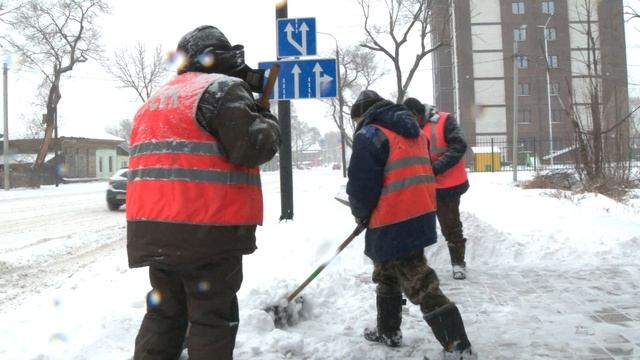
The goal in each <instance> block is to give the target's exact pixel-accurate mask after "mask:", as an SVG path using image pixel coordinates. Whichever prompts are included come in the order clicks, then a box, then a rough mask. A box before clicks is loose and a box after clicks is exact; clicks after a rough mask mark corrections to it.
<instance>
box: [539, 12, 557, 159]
mask: <svg viewBox="0 0 640 360" xmlns="http://www.w3.org/2000/svg"><path fill="white" fill-rule="evenodd" d="M549 20H551V15H549V18H548V19H547V22H546V23H544V25H538V27H541V28H543V29H544V30H543V31H544V33H543V35H544V63H545V64H546V65H547V105H548V111H549V113H548V114H547V115H548V117H549V156H550V157H549V159H550V160H551V167H553V121H552V119H551V80H550V76H549V45H548V38H549V37H548V36H547V25H549Z"/></svg>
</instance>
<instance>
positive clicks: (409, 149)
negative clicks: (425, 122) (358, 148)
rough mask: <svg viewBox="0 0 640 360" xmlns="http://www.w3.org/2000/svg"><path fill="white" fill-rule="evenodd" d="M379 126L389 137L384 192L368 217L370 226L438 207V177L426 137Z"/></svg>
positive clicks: (398, 219)
mask: <svg viewBox="0 0 640 360" xmlns="http://www.w3.org/2000/svg"><path fill="white" fill-rule="evenodd" d="M373 126H375V127H377V128H378V129H379V130H380V131H382V133H383V134H384V135H385V136H386V138H387V139H388V140H389V158H388V159H387V164H386V165H385V168H384V180H383V187H382V193H381V194H380V198H379V199H378V204H377V205H376V207H375V209H373V212H372V214H371V217H370V218H369V227H370V228H376V227H381V226H385V225H390V224H395V223H399V222H402V221H405V220H409V219H412V218H415V217H418V216H420V215H424V214H426V213H429V212H432V211H435V210H436V196H435V184H434V182H435V180H434V176H433V171H432V170H431V162H430V161H429V157H428V156H427V154H426V149H427V138H426V136H424V134H422V133H420V136H419V137H417V138H415V139H409V138H405V137H403V136H400V135H398V134H396V133H394V132H393V131H391V130H388V129H386V128H384V127H381V126H377V125H373Z"/></svg>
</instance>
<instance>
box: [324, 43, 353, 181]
mask: <svg viewBox="0 0 640 360" xmlns="http://www.w3.org/2000/svg"><path fill="white" fill-rule="evenodd" d="M317 33H318V34H323V35H328V36H331V37H332V38H333V41H334V42H335V43H336V64H337V68H336V73H337V76H338V121H339V123H340V149H341V150H340V151H341V155H342V177H345V178H346V177H347V155H346V145H345V140H344V118H343V114H342V107H343V106H344V97H343V96H342V88H341V87H340V85H342V79H341V78H340V48H338V39H336V37H335V36H333V35H332V34H329V33H325V32H321V31H317Z"/></svg>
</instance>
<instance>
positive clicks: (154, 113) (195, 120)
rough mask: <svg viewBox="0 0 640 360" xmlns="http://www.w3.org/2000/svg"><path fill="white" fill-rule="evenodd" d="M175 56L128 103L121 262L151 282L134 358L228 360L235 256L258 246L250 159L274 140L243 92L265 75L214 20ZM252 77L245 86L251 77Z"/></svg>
mask: <svg viewBox="0 0 640 360" xmlns="http://www.w3.org/2000/svg"><path fill="white" fill-rule="evenodd" d="M177 50H178V53H179V54H180V55H181V56H183V57H184V62H183V63H182V64H181V66H180V67H179V68H178V76H176V77H175V78H173V79H171V80H169V81H168V82H167V83H166V84H164V85H162V86H161V87H160V88H159V89H158V90H157V91H156V92H155V93H154V95H153V96H152V97H151V98H149V100H148V101H147V102H146V103H145V104H144V105H143V106H142V107H141V108H140V110H138V112H137V114H136V116H135V118H134V122H133V128H132V130H131V139H130V155H131V158H130V162H129V171H128V174H129V183H128V186H127V201H126V204H127V205H126V207H127V209H126V211H127V253H128V258H129V266H130V267H142V266H149V278H150V282H151V286H152V288H153V289H152V290H151V291H150V292H149V293H148V295H147V313H146V315H145V316H144V319H143V320H142V325H141V326H140V330H139V332H138V336H137V337H136V341H135V353H134V359H135V360H151V359H178V357H179V356H180V354H181V353H182V349H183V343H184V339H185V332H186V330H187V326H189V332H188V335H187V339H186V344H187V348H188V353H189V359H192V360H197V359H200V360H204V359H221V360H230V359H232V358H233V349H234V346H235V339H236V334H237V331H238V321H239V313H238V299H237V297H236V293H237V291H238V290H239V289H240V285H241V284H242V257H243V255H246V254H250V253H252V252H254V251H255V249H256V236H255V232H256V227H257V226H258V225H260V224H262V216H263V204H262V190H261V185H260V170H259V168H258V166H259V165H260V164H263V163H265V162H267V161H269V160H270V159H271V158H272V157H273V156H274V155H275V154H276V152H277V150H278V147H279V144H280V128H279V125H278V120H277V119H276V117H275V116H273V115H272V114H271V113H270V111H269V109H267V108H263V107H262V106H261V105H260V104H258V103H257V102H256V101H255V99H254V97H253V94H252V92H257V91H260V90H261V88H262V79H261V76H263V75H264V74H263V73H260V72H259V71H258V70H253V69H251V68H249V67H248V66H247V65H246V64H245V63H244V50H243V47H242V45H235V46H231V44H230V43H229V41H228V40H227V38H226V37H225V36H224V34H223V33H222V32H221V31H220V30H219V29H217V28H216V27H213V26H200V27H198V28H196V29H195V30H193V31H191V32H189V33H187V34H186V35H184V36H183V37H182V39H181V40H180V41H179V42H178V47H177ZM251 78H254V79H256V78H257V79H259V81H256V82H255V83H251V81H250V79H251Z"/></svg>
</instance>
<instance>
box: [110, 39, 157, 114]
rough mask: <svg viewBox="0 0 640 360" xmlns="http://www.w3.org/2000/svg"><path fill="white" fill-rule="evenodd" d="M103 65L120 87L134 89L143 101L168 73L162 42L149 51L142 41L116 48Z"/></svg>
mask: <svg viewBox="0 0 640 360" xmlns="http://www.w3.org/2000/svg"><path fill="white" fill-rule="evenodd" d="M103 66H104V68H105V69H106V70H107V72H109V73H110V74H111V75H112V76H113V77H115V78H116V79H117V80H118V81H119V82H120V83H121V85H122V87H124V88H129V89H132V90H133V91H135V92H136V94H137V96H138V98H139V99H140V100H141V101H142V102H143V103H144V102H146V101H147V100H148V99H149V98H150V97H151V95H152V94H153V92H154V91H155V89H156V88H157V87H158V86H159V85H160V83H161V82H162V80H163V79H164V77H165V76H166V75H167V73H168V69H167V67H166V66H165V57H164V56H163V54H162V44H158V45H157V46H156V47H155V48H154V49H153V51H152V52H151V53H150V52H149V51H147V47H146V46H145V45H144V44H143V43H137V44H136V45H135V46H134V47H133V48H131V49H126V48H122V49H119V50H116V51H115V52H114V53H113V57H112V59H110V60H108V61H106V62H104V63H103Z"/></svg>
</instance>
